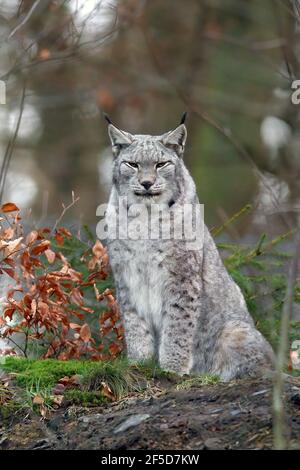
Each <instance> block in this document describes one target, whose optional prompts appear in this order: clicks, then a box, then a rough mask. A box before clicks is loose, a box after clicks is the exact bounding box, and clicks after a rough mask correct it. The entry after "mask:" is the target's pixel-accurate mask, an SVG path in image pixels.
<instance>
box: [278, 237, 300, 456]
mask: <svg viewBox="0 0 300 470" xmlns="http://www.w3.org/2000/svg"><path fill="white" fill-rule="evenodd" d="M299 260H300V228H299V229H298V232H297V235H296V239H295V254H294V257H293V259H292V261H291V264H290V269H289V275H288V285H287V293H286V298H285V301H284V305H283V311H282V318H281V328H280V339H279V347H278V354H277V363H276V373H275V377H274V387H273V416H274V421H273V433H274V448H275V449H277V450H282V449H286V448H287V446H288V441H287V436H286V433H285V410H284V404H283V392H284V376H283V370H284V367H285V364H286V357H287V350H288V331H289V322H290V319H291V315H292V311H293V302H294V289H295V283H296V278H297V273H298V263H299Z"/></svg>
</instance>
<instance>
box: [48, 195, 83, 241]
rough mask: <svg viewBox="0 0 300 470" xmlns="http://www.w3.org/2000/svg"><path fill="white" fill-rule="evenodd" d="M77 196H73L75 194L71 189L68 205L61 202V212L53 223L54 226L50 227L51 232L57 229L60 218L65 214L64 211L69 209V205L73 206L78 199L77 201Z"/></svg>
mask: <svg viewBox="0 0 300 470" xmlns="http://www.w3.org/2000/svg"><path fill="white" fill-rule="evenodd" d="M79 199H80V198H79V197H75V194H74V192H73V191H72V202H70V204H69V205H68V206H65V205H64V203H63V204H62V208H63V210H62V213H61V214H60V216H59V217H58V219H57V220H56V222H55V224H54V227H53V229H52V233H55V230H56V229H57V227H58V225H59V224H60V222H61V221H62V219H63V218H64V216H65V213H66V212H67V211H68V210H69V209H71V207H73V206H74V205H75V204H76V203H77V202H78V201H79Z"/></svg>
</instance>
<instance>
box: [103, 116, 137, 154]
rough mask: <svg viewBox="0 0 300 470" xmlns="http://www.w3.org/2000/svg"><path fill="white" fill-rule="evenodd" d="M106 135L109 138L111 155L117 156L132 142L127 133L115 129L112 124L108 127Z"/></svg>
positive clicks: (131, 137)
mask: <svg viewBox="0 0 300 470" xmlns="http://www.w3.org/2000/svg"><path fill="white" fill-rule="evenodd" d="M108 135H109V137H110V141H111V145H112V150H113V154H114V155H115V156H118V155H119V153H120V151H121V150H122V148H125V147H128V145H130V144H131V143H132V142H133V136H132V135H131V134H129V132H125V131H121V130H120V129H117V127H115V126H114V125H113V124H109V126H108Z"/></svg>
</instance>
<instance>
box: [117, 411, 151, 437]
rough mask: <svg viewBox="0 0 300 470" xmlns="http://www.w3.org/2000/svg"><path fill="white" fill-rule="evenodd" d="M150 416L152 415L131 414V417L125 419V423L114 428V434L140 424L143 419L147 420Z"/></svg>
mask: <svg viewBox="0 0 300 470" xmlns="http://www.w3.org/2000/svg"><path fill="white" fill-rule="evenodd" d="M148 418H150V415H147V414H144V415H133V416H130V418H128V419H126V420H125V421H123V423H121V424H119V426H117V427H116V429H115V430H114V434H118V433H119V432H124V431H126V430H127V429H129V428H132V427H134V426H138V425H139V424H141V423H142V422H143V421H146V419H148Z"/></svg>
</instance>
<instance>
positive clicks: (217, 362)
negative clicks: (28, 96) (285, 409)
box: [106, 122, 273, 381]
mask: <svg viewBox="0 0 300 470" xmlns="http://www.w3.org/2000/svg"><path fill="white" fill-rule="evenodd" d="M108 132H109V136H110V140H111V143H112V150H113V154H114V165H113V185H112V190H111V195H110V199H109V204H108V209H107V212H106V223H107V226H108V228H109V227H110V224H111V223H112V222H111V219H112V218H111V211H112V210H114V209H115V208H116V207H117V206H118V205H119V201H120V198H126V199H124V200H125V201H126V210H127V211H128V213H130V208H131V207H133V206H134V205H136V204H144V205H145V206H146V207H148V208H150V205H151V204H160V205H162V206H163V207H164V211H166V212H165V213H167V212H168V211H175V210H176V208H179V207H182V206H183V205H184V204H191V205H196V204H199V202H198V197H197V194H196V189H195V184H194V181H193V179H192V177H191V176H190V174H189V172H188V170H187V169H186V167H185V165H184V162H183V159H182V156H183V152H184V146H185V141H186V136H187V131H186V127H185V125H184V122H182V123H181V124H180V125H179V126H178V127H177V128H176V129H175V130H173V131H170V132H167V133H166V134H163V135H161V136H151V135H131V134H129V133H128V132H125V131H121V130H119V129H117V128H116V127H115V126H113V125H112V124H111V123H109V126H108ZM146 212H147V211H146ZM147 216H148V215H147ZM130 217H131V219H132V218H134V217H135V214H134V212H131V214H130ZM162 217H163V215H162ZM108 250H109V256H110V262H111V267H112V271H113V275H114V279H115V284H116V292H117V300H118V303H119V306H120V311H121V315H122V318H123V321H124V324H125V339H126V346H127V354H128V358H129V359H130V360H132V361H141V360H145V359H147V358H150V357H153V356H156V358H157V359H158V361H159V364H160V366H161V367H162V368H163V369H165V370H168V371H173V372H176V373H178V374H189V373H199V374H202V373H209V374H213V375H217V376H219V377H220V378H221V379H222V380H226V381H227V380H230V379H233V378H238V377H243V376H246V375H250V376H252V375H257V374H259V373H261V372H262V371H264V370H266V369H269V368H270V367H271V365H272V362H273V351H272V348H271V346H270V345H269V344H268V343H267V341H266V340H265V339H264V337H263V336H262V335H261V333H259V331H258V330H257V329H256V328H255V326H254V323H253V320H252V318H251V316H250V314H249V312H248V310H247V306H246V303H245V300H244V297H243V295H242V293H241V290H240V289H239V287H238V286H237V285H236V284H235V282H234V281H233V279H232V278H231V277H230V275H229V274H228V272H227V270H226V269H225V267H224V265H223V263H222V261H221V258H220V256H219V253H218V251H217V248H216V246H215V243H214V241H213V239H212V237H211V235H210V233H209V231H208V229H207V228H206V227H205V226H204V234H203V242H202V244H199V248H198V249H193V250H190V249H189V248H188V246H187V243H186V241H185V240H184V239H181V240H176V239H162V238H161V239H157V240H152V239H148V240H145V239H136V240H132V239H129V238H127V239H115V238H109V239H108Z"/></svg>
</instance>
